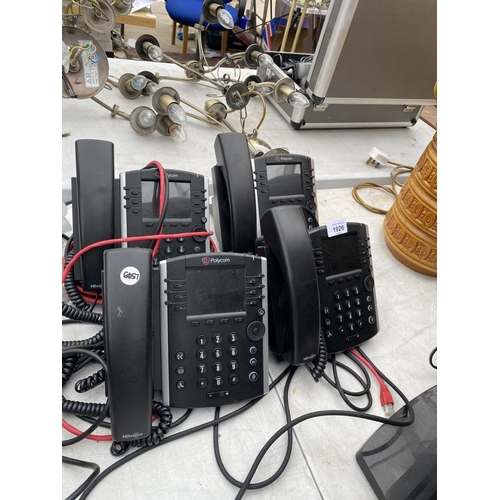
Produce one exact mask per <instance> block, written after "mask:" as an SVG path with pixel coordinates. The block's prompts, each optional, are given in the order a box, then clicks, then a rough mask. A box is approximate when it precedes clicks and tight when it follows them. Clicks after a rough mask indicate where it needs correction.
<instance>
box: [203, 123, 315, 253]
mask: <svg viewBox="0 0 500 500" xmlns="http://www.w3.org/2000/svg"><path fill="white" fill-rule="evenodd" d="M215 155H216V159H217V165H216V166H214V167H213V168H212V179H213V189H214V193H213V194H214V196H213V210H214V221H215V233H216V235H217V239H218V240H219V245H220V248H221V250H222V251H233V252H254V250H255V241H256V239H257V238H259V237H260V236H261V229H260V219H261V217H262V216H263V214H264V213H265V212H266V210H268V209H270V208H272V207H275V206H283V205H293V206H302V207H304V208H305V209H306V210H305V213H307V221H308V223H309V227H315V226H317V225H318V223H317V217H318V214H317V205H316V202H315V197H316V192H315V183H314V168H313V162H312V160H311V158H309V157H307V156H303V155H295V154H271V155H269V156H266V155H264V156H261V157H258V158H254V159H251V158H250V153H249V150H248V144H247V140H246V136H245V134H241V133H236V132H235V133H222V134H219V135H218V136H217V138H216V141H215Z"/></svg>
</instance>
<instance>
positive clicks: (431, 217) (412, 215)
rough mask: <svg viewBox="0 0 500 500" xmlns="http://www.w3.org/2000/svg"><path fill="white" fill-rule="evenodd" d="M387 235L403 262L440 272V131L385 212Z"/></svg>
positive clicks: (433, 273) (431, 273)
mask: <svg viewBox="0 0 500 500" xmlns="http://www.w3.org/2000/svg"><path fill="white" fill-rule="evenodd" d="M384 236H385V241H386V243H387V246H388V248H389V250H390V251H391V253H392V254H393V255H394V256H395V257H396V258H397V259H398V260H399V261H400V262H402V263H403V264H404V265H406V266H407V267H409V268H410V269H413V270H414V271H417V272H419V273H422V274H427V275H429V276H437V132H436V133H435V134H434V137H433V138H432V140H431V142H430V143H429V145H428V146H427V148H426V149H425V151H424V152H423V153H422V156H421V157H420V159H419V160H418V162H417V165H416V166H415V168H414V169H413V170H412V172H411V174H410V176H409V177H408V180H407V181H406V182H405V184H404V185H403V188H402V189H401V191H400V192H399V194H398V196H397V197H396V200H395V201H394V203H393V205H392V207H391V208H390V210H389V212H388V213H387V215H386V216H385V219H384Z"/></svg>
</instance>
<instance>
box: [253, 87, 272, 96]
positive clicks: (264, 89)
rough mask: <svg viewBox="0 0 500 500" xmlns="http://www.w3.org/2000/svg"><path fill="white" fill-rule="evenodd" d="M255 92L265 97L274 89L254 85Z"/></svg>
mask: <svg viewBox="0 0 500 500" xmlns="http://www.w3.org/2000/svg"><path fill="white" fill-rule="evenodd" d="M255 90H256V91H257V92H260V93H261V94H264V95H267V94H272V93H273V90H274V87H271V86H270V85H256V86H255Z"/></svg>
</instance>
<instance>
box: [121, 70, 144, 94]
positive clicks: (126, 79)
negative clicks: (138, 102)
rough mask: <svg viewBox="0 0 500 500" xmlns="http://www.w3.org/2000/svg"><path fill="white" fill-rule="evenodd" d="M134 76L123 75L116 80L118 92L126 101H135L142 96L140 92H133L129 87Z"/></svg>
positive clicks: (130, 74)
mask: <svg viewBox="0 0 500 500" xmlns="http://www.w3.org/2000/svg"><path fill="white" fill-rule="evenodd" d="M134 76H135V75H134V74H132V73H124V74H123V75H122V76H121V77H120V79H119V80H118V90H119V91H120V93H121V94H122V96H123V97H126V98H127V99H137V98H138V97H139V96H140V95H141V94H142V90H135V89H133V88H132V85H130V80H132V78H134Z"/></svg>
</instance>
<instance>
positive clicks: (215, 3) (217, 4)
mask: <svg viewBox="0 0 500 500" xmlns="http://www.w3.org/2000/svg"><path fill="white" fill-rule="evenodd" d="M221 8H222V9H224V8H225V7H224V0H205V1H204V2H203V5H202V7H201V12H202V14H203V17H204V18H205V20H206V21H207V22H208V23H210V24H217V23H218V22H219V20H218V19H217V11H218V10H219V9H221Z"/></svg>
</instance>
